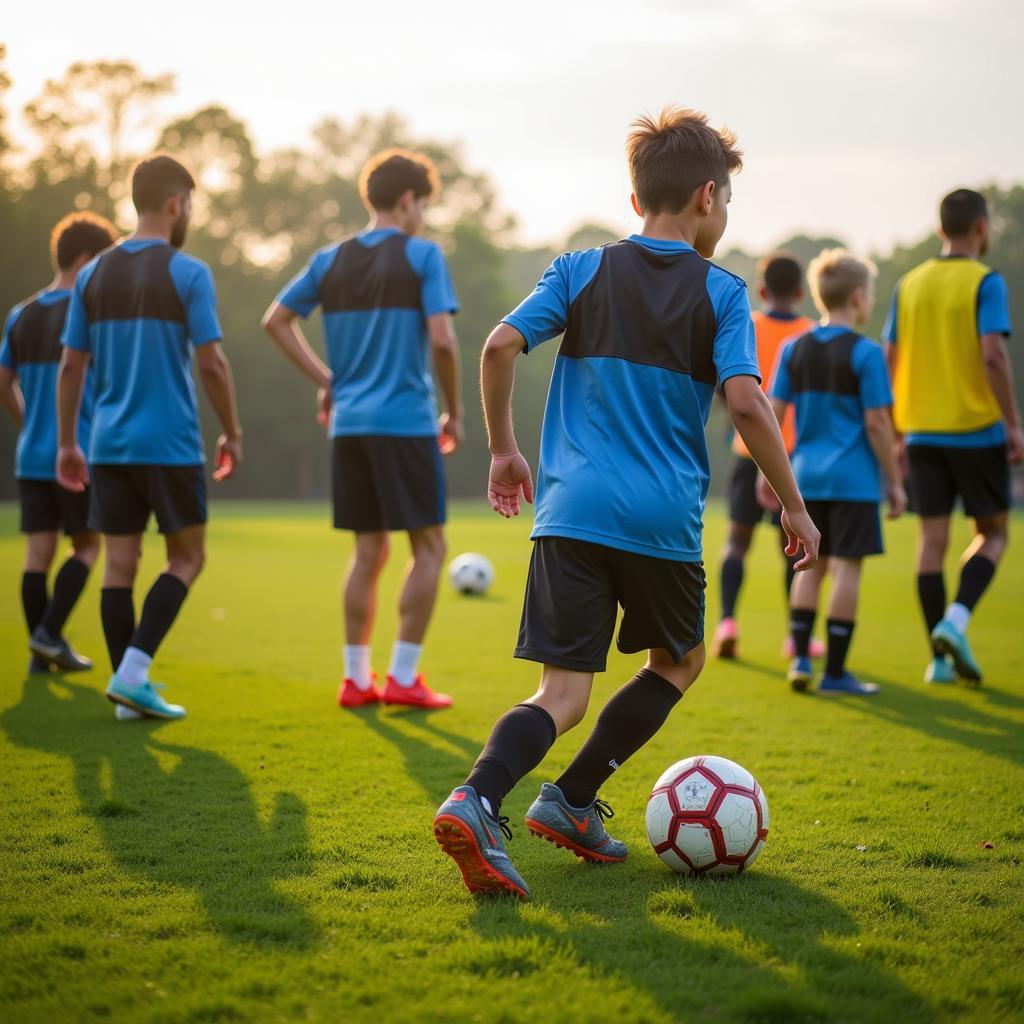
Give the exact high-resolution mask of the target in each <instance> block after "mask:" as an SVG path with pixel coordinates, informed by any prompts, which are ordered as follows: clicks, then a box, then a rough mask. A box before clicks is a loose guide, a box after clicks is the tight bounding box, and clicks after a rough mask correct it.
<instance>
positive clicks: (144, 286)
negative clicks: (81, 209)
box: [84, 245, 186, 324]
mask: <svg viewBox="0 0 1024 1024" xmlns="http://www.w3.org/2000/svg"><path fill="white" fill-rule="evenodd" d="M174 253H175V250H174V249H173V248H172V247H171V246H169V245H147V246H145V247H144V248H142V249H127V248H125V247H124V246H123V245H115V246H114V247H113V248H112V249H108V250H107V251H106V252H105V253H104V254H103V255H102V256H100V258H99V262H98V263H97V264H96V269H95V270H94V271H93V272H92V276H91V277H90V278H89V281H88V283H87V284H86V286H85V295H84V298H85V311H86V313H87V314H88V317H89V322H90V323H93V324H95V323H100V322H102V321H104V320H169V321H172V322H175V323H181V324H183V323H185V322H186V319H185V307H184V305H183V304H182V301H181V296H180V295H178V289H177V288H175V287H174V279H173V278H172V277H171V260H172V259H173V257H174Z"/></svg>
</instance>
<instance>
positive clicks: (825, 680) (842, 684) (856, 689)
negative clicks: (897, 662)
mask: <svg viewBox="0 0 1024 1024" xmlns="http://www.w3.org/2000/svg"><path fill="white" fill-rule="evenodd" d="M818 693H824V694H843V693H849V694H853V695H854V696H858V697H871V696H874V695H875V694H876V693H878V687H877V685H875V683H862V682H861V681H860V680H859V679H858V678H857V677H856V676H855V675H853V674H852V673H850V672H844V673H843V674H842V675H841V676H830V675H829V674H828V673H827V672H826V673H825V674H824V675H823V676H822V677H821V679H820V680H819V682H818Z"/></svg>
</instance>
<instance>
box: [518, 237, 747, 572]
mask: <svg viewBox="0 0 1024 1024" xmlns="http://www.w3.org/2000/svg"><path fill="white" fill-rule="evenodd" d="M503 322H504V323H506V324H509V325H510V326H512V327H514V328H515V329H516V330H517V331H519V332H520V334H522V336H523V338H524V339H525V342H526V345H525V348H526V351H527V352H531V351H532V350H533V349H534V348H536V347H537V346H538V345H540V344H541V343H542V342H544V341H547V340H548V339H550V338H553V337H555V336H556V335H559V334H562V333H563V332H564V337H563V339H562V344H561V346H560V348H559V351H558V357H557V359H556V360H555V367H554V371H553V374H552V378H551V387H550V390H549V392H548V399H547V407H546V410H545V413H544V427H543V430H542V434H541V449H540V465H539V470H538V478H537V507H536V518H535V522H534V529H533V534H532V536H533V537H535V538H536V537H570V538H575V539H578V540H584V541H590V542H591V543H596V544H603V545H605V546H607V547H612V548H619V549H621V550H624V551H633V552H637V553H639V554H644V555H651V556H654V557H657V558H667V559H674V560H676V561H681V562H696V561H699V560H700V558H701V547H702V543H701V542H702V531H703V521H702V519H703V513H704V505H705V501H706V499H707V491H708V483H709V480H710V464H709V460H708V449H707V442H706V440H705V435H704V428H705V425H706V424H707V419H708V413H709V412H710V409H711V402H712V398H713V396H714V392H715V387H716V384H717V383H718V382H720V381H722V382H724V381H726V380H728V379H729V378H730V377H734V376H737V375H740V374H745V375H748V376H751V377H754V378H756V379H757V380H760V376H759V372H758V364H757V349H756V345H755V343H754V329H753V324H752V322H751V319H750V305H749V303H748V301H747V291H746V285H745V284H744V282H743V281H742V280H741V279H740V278H738V277H735V276H733V275H732V274H730V273H728V272H727V271H725V270H722V269H721V268H720V267H717V266H715V265H714V264H713V263H710V262H708V261H707V260H705V259H704V258H703V257H701V256H700V255H698V253H697V252H696V251H695V250H694V249H692V248H691V247H690V246H689V245H687V244H685V243H684V242H672V241H666V240H662V239H654V238H645V237H643V236H641V235H631V236H630V237H629V238H627V239H624V240H623V241H620V242H615V243H612V244H611V245H606V246H603V247H602V248H599V249H588V250H584V251H581V252H572V253H565V254H564V255H562V256H559V257H558V258H557V259H556V260H555V261H554V263H552V264H551V266H550V267H549V268H548V270H547V271H546V273H545V274H544V276H543V277H542V278H541V280H540V283H539V284H538V285H537V287H536V289H535V290H534V292H533V294H531V295H530V296H528V297H527V298H526V299H525V300H524V301H523V302H522V303H521V304H520V305H519V306H518V307H517V308H516V309H515V310H514V311H513V312H512V313H510V314H509V315H508V316H507V317H505V319H504V321H503Z"/></svg>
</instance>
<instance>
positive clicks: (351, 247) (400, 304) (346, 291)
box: [320, 235, 423, 313]
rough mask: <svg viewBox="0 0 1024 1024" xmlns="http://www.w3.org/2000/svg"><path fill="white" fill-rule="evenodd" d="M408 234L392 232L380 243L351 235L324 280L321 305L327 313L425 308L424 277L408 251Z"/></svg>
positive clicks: (339, 247) (321, 286) (343, 244)
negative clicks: (422, 283) (422, 277)
mask: <svg viewBox="0 0 1024 1024" xmlns="http://www.w3.org/2000/svg"><path fill="white" fill-rule="evenodd" d="M408 240H409V239H408V236H407V235H391V236H390V237H389V238H385V239H384V241H383V242H381V243H380V244H378V245H373V246H370V245H363V244H362V242H360V241H359V239H357V238H350V239H349V240H348V241H347V242H342V244H341V245H340V246H338V252H337V255H336V256H335V257H334V262H333V263H332V264H331V266H330V268H329V269H328V271H327V273H326V274H325V275H324V279H323V281H322V282H321V284H320V305H321V308H322V310H323V312H325V313H344V312H352V311H356V310H371V309H415V310H420V311H422V309H423V303H422V301H421V299H420V289H421V284H420V279H419V277H418V276H417V275H416V271H415V270H413V269H412V267H411V266H410V265H409V260H408V258H407V257H406V255H405V246H406V242H408Z"/></svg>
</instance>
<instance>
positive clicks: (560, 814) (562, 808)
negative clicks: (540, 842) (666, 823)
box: [526, 782, 629, 864]
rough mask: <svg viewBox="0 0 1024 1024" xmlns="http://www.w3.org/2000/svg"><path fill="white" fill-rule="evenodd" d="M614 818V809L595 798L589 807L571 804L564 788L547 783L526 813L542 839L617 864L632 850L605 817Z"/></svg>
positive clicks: (591, 858) (598, 861) (530, 826)
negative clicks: (614, 835) (614, 836)
mask: <svg viewBox="0 0 1024 1024" xmlns="http://www.w3.org/2000/svg"><path fill="white" fill-rule="evenodd" d="M612 817H614V812H613V811H612V809H611V808H610V807H609V806H608V805H607V804H606V803H605V802H604V801H603V800H595V801H594V802H593V803H592V804H590V805H589V806H588V807H570V806H569V804H568V803H566V800H565V797H564V796H563V795H562V791H561V790H560V789H559V788H558V787H557V786H554V785H552V784H551V783H550V782H545V783H544V785H543V786H541V787H540V796H538V797H537V799H536V800H534V801H533V803H532V804H531V805H530V809H529V810H528V811H527V812H526V827H527V828H528V829H529V830H530V832H532V833H533V835H535V836H537V837H538V838H540V839H546V840H548V842H550V843H554V844H555V846H560V847H561V848H562V849H563V850H571V851H572V852H573V853H575V854H576V856H577V857H582V858H583V859H584V860H588V861H590V862H591V863H594V864H616V863H618V862H619V861H622V860H625V859H626V854H627V853H628V852H629V850H628V848H627V846H626V844H625V843H623V842H621V841H620V840H618V839H612V837H611V836H610V835H608V830H607V829H606V828H605V827H604V819H605V818H612Z"/></svg>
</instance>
